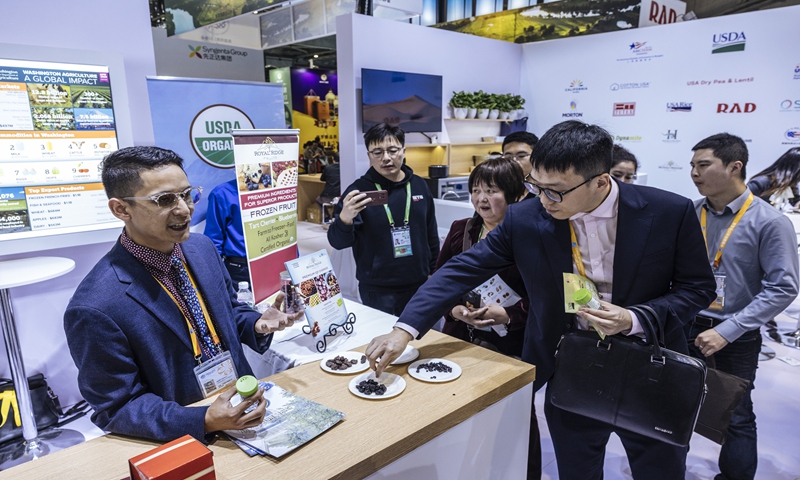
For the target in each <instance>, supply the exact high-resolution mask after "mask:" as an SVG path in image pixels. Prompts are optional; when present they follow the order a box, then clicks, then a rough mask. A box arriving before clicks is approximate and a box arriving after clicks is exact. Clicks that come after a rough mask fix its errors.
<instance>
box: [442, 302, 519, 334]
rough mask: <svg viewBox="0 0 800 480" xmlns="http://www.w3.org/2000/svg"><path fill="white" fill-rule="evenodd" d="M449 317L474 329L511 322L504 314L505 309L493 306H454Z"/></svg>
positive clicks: (506, 314)
mask: <svg viewBox="0 0 800 480" xmlns="http://www.w3.org/2000/svg"><path fill="white" fill-rule="evenodd" d="M450 315H452V316H453V318H455V319H458V320H461V321H462V322H464V323H468V324H470V325H472V326H473V327H475V328H486V327H491V326H492V325H503V324H506V323H508V322H509V321H511V319H510V318H509V317H508V313H506V309H505V308H503V307H501V306H500V305H495V304H492V305H489V306H486V307H482V308H470V307H465V306H463V305H456V306H455V307H453V309H452V310H451V311H450Z"/></svg>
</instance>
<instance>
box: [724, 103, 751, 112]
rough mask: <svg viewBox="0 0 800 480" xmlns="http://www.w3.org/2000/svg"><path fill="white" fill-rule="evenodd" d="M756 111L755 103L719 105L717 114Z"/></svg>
mask: <svg viewBox="0 0 800 480" xmlns="http://www.w3.org/2000/svg"><path fill="white" fill-rule="evenodd" d="M755 111H756V104H755V103H718V104H717V113H753V112H755Z"/></svg>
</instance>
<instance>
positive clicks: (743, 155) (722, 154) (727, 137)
mask: <svg viewBox="0 0 800 480" xmlns="http://www.w3.org/2000/svg"><path fill="white" fill-rule="evenodd" d="M705 149H710V150H711V152H712V153H713V154H714V156H715V157H717V158H719V159H720V160H722V164H723V165H725V166H726V167H727V166H728V165H730V163H731V162H736V161H739V162H742V172H741V177H742V180H744V179H745V178H747V175H746V167H747V159H748V158H749V156H748V153H747V145H745V143H744V140H742V139H741V138H739V137H737V136H736V135H731V134H730V133H718V134H716V135H711V136H710V137H707V138H705V139H703V140H700V142H698V143H697V145H695V146H694V147H692V151H693V152H696V151H698V150H705Z"/></svg>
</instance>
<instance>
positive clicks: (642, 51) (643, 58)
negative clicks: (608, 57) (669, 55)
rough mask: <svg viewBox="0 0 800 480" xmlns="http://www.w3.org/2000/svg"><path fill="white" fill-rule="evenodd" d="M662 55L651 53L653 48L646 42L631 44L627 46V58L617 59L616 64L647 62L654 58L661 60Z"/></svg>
mask: <svg viewBox="0 0 800 480" xmlns="http://www.w3.org/2000/svg"><path fill="white" fill-rule="evenodd" d="M663 56H664V55H661V54H655V53H653V46H652V45H649V44H648V43H647V42H632V43H629V44H628V48H627V56H625V57H623V58H618V59H617V61H618V62H628V63H637V62H649V61H651V60H653V59H654V58H661V57H663Z"/></svg>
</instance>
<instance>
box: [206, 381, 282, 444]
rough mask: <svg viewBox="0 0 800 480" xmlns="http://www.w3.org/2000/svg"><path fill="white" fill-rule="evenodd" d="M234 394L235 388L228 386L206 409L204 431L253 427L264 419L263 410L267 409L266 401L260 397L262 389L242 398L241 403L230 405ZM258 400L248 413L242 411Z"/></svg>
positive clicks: (262, 392)
mask: <svg viewBox="0 0 800 480" xmlns="http://www.w3.org/2000/svg"><path fill="white" fill-rule="evenodd" d="M235 394H236V389H235V388H229V389H228V390H226V391H224V392H222V393H221V394H220V395H219V396H218V397H217V399H216V400H214V403H212V404H211V405H210V406H209V407H208V410H206V419H205V424H204V428H205V432H206V433H210V432H216V431H219V430H241V429H243V428H250V427H255V426H256V425H258V424H260V423H261V421H262V420H264V412H266V411H267V402H266V401H265V400H264V399H262V398H261V396H262V395H263V394H264V389H263V388H259V389H258V391H257V392H256V393H255V394H254V395H252V396H251V397H248V398H245V399H243V400H242V403H240V404H239V405H236V406H235V407H232V406H231V403H230V400H231V397H233V396H234V395H235ZM256 402H258V406H257V407H256V408H255V409H253V411H252V412H250V413H244V411H245V410H247V408H248V407H250V405H253V404H255V403H256Z"/></svg>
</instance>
